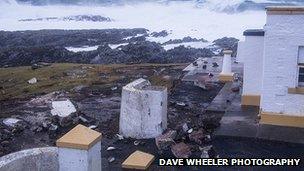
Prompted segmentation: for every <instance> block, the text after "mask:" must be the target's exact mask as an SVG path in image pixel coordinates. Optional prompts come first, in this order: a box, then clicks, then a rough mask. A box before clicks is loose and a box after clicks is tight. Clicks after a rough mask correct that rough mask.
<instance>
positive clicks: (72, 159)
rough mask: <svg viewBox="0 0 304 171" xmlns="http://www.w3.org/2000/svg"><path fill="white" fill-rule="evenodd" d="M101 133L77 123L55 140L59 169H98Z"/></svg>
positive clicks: (99, 166)
mask: <svg viewBox="0 0 304 171" xmlns="http://www.w3.org/2000/svg"><path fill="white" fill-rule="evenodd" d="M100 140H101V133H99V132H97V131H94V130H91V129H90V128H87V127H85V126H83V125H77V126H76V127H75V128H73V129H72V130H71V131H69V132H68V133H67V134H65V135H64V136H63V137H61V138H60V139H58V140H57V141H56V145H57V147H58V158H59V171H75V170H77V171H78V170H79V171H100V170H101V143H100Z"/></svg>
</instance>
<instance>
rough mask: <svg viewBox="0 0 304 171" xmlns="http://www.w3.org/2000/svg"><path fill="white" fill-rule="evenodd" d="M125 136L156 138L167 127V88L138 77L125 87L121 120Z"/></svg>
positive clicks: (120, 125) (120, 127) (120, 126)
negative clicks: (154, 85)
mask: <svg viewBox="0 0 304 171" xmlns="http://www.w3.org/2000/svg"><path fill="white" fill-rule="evenodd" d="M119 129H120V133H121V134H122V135H123V136H124V137H132V138H137V139H143V138H155V137H157V136H159V135H161V134H162V132H163V131H164V130H165V129H167V89H166V88H165V87H156V88H155V87H152V86H151V84H150V82H149V81H147V80H144V79H138V80H135V81H134V82H132V83H130V84H128V85H126V86H125V87H123V90H122V101H121V111H120V121H119Z"/></svg>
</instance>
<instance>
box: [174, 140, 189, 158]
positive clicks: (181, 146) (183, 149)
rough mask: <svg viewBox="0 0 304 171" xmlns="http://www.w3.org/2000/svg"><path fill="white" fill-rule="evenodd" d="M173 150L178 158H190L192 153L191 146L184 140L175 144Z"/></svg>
mask: <svg viewBox="0 0 304 171" xmlns="http://www.w3.org/2000/svg"><path fill="white" fill-rule="evenodd" d="M171 151H172V153H173V155H174V156H175V157H176V158H189V157H190V155H191V148H190V147H189V146H188V145H187V144H185V143H183V142H181V143H178V144H175V145H173V146H172V147H171Z"/></svg>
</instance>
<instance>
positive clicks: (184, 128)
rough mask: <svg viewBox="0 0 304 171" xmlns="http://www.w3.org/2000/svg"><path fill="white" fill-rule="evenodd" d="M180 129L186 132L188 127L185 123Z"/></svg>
mask: <svg viewBox="0 0 304 171" xmlns="http://www.w3.org/2000/svg"><path fill="white" fill-rule="evenodd" d="M182 129H183V131H184V132H188V130H189V127H188V125H187V123H184V124H183V126H182Z"/></svg>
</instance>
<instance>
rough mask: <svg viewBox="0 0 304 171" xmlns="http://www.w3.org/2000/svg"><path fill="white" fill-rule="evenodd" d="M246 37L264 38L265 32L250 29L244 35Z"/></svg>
mask: <svg viewBox="0 0 304 171" xmlns="http://www.w3.org/2000/svg"><path fill="white" fill-rule="evenodd" d="M243 35H244V36H264V35H265V31H264V30H263V29H248V30H245V31H244V33H243Z"/></svg>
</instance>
